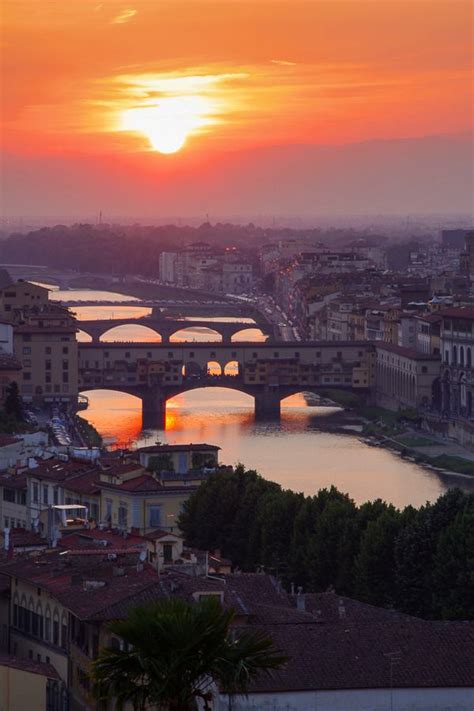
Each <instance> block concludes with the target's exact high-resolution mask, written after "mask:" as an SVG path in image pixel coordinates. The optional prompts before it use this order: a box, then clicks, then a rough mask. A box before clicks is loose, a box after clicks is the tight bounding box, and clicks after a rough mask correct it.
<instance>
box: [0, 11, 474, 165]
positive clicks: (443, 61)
mask: <svg viewBox="0 0 474 711" xmlns="http://www.w3.org/2000/svg"><path fill="white" fill-rule="evenodd" d="M3 8H4V18H3V19H4V25H5V33H4V37H5V45H4V48H3V75H2V80H3V81H2V88H3V102H4V103H3V119H4V122H5V128H4V135H5V141H6V144H7V147H9V148H13V149H15V150H18V149H20V147H22V148H23V149H25V148H28V150H32V151H38V150H40V151H49V150H55V149H59V150H64V149H65V148H67V149H77V150H87V151H91V150H97V151H101V150H104V149H105V150H110V151H128V150H135V149H136V148H144V147H148V141H147V140H146V138H145V139H144V138H143V136H141V137H140V136H133V135H132V134H129V133H128V132H125V133H116V132H113V131H112V130H111V129H112V128H113V127H115V124H114V122H115V123H116V122H117V120H118V119H117V117H118V116H120V114H121V111H123V110H124V108H127V107H129V106H136V105H137V104H138V105H140V100H142V101H143V98H144V97H143V96H141V97H137V95H136V94H132V91H133V89H134V81H135V80H137V79H138V78H140V77H142V79H143V77H144V78H145V86H146V91H148V92H149V94H148V98H149V96H150V94H151V95H152V96H153V98H154V97H156V98H157V99H159V97H160V96H161V97H163V96H166V95H167V89H166V82H165V85H163V79H169V78H182V77H201V76H202V75H205V76H207V77H209V79H210V83H209V85H208V86H207V87H204V88H200V87H198V89H197V93H198V94H200V95H201V96H204V97H205V100H206V101H207V102H208V103H211V104H212V106H211V111H210V118H211V119H214V122H211V125H209V126H207V127H206V126H205V127H203V128H202V129H201V130H199V129H198V131H197V132H198V133H201V134H203V133H204V135H201V137H200V138H199V137H197V138H194V140H193V141H191V142H190V143H192V144H194V147H195V148H197V147H199V145H200V144H201V145H204V144H207V145H208V146H212V145H215V146H226V147H229V146H232V147H235V148H238V147H239V146H241V145H249V144H250V145H254V144H257V145H259V144H268V143H294V142H297V143H306V142H309V143H340V142H347V141H358V140H365V139H370V138H379V137H400V136H419V135H426V134H436V133H453V132H459V131H463V130H466V129H467V128H469V125H470V122H471V120H472V110H471V104H470V97H469V92H470V82H469V71H470V69H471V65H472V35H471V32H472V27H471V25H470V11H471V9H472V4H471V2H470V1H469V0H467V1H466V2H464V0H446V1H445V0H421V1H418V0H401V1H400V0H395V1H392V0H369V1H367V0H326V1H324V0H323V1H320V0H314V1H311V0H306V1H302V2H301V1H300V0H287V1H286V2H285V1H284V0H283V1H279V2H274V1H273V0H254V1H253V2H241V1H240V0H218V1H217V2H206V1H204V2H203V1H202V0H171V1H170V0H156V1H154V0H128V1H125V2H122V1H120V2H116V1H115V0H104V1H103V2H99V0H67V2H64V0H3ZM190 89H191V93H195V92H196V88H195V87H194V86H193V85H192V80H191V85H190ZM153 92H155V93H154V95H153ZM177 92H178V94H179V92H180V87H179V82H178V86H177ZM185 92H186V87H185V88H183V89H182V93H185ZM137 139H138V140H137Z"/></svg>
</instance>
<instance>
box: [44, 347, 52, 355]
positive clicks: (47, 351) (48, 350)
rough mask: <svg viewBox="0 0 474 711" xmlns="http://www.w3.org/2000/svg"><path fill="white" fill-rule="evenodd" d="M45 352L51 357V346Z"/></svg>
mask: <svg viewBox="0 0 474 711" xmlns="http://www.w3.org/2000/svg"><path fill="white" fill-rule="evenodd" d="M44 352H45V353H46V355H51V346H46V348H45V349H44Z"/></svg>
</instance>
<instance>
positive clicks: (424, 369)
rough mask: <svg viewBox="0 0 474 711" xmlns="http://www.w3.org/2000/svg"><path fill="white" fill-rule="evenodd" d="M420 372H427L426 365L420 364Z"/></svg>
mask: <svg viewBox="0 0 474 711" xmlns="http://www.w3.org/2000/svg"><path fill="white" fill-rule="evenodd" d="M421 372H422V373H427V372H428V368H427V366H426V365H423V366H422V368H421Z"/></svg>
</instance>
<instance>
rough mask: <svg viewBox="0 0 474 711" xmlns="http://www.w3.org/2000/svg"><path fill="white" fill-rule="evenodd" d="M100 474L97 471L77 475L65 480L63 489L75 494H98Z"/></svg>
mask: <svg viewBox="0 0 474 711" xmlns="http://www.w3.org/2000/svg"><path fill="white" fill-rule="evenodd" d="M99 477H100V473H99V471H98V470H95V471H92V472H86V473H85V474H79V475H78V476H74V477H72V478H71V479H68V480H67V483H65V484H64V488H65V489H66V490H67V491H74V493H76V494H88V495H89V496H90V495H94V494H99V493H100V482H99Z"/></svg>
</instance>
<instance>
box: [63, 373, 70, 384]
mask: <svg viewBox="0 0 474 711" xmlns="http://www.w3.org/2000/svg"><path fill="white" fill-rule="evenodd" d="M68 382H69V373H68V372H67V371H64V372H63V383H68Z"/></svg>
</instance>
